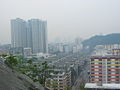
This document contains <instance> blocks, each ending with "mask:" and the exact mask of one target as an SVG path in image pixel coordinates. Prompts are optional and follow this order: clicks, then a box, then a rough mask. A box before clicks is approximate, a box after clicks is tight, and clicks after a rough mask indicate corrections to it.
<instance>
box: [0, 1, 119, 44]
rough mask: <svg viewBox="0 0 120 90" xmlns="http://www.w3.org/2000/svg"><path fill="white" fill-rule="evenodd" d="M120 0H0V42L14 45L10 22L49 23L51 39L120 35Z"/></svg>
mask: <svg viewBox="0 0 120 90" xmlns="http://www.w3.org/2000/svg"><path fill="white" fill-rule="evenodd" d="M119 4H120V0H0V20H1V21H0V32H1V33H0V43H2V44H4V43H11V34H10V32H11V29H10V20H11V19H14V18H21V19H24V20H28V19H31V18H38V19H43V20H47V22H48V27H47V28H48V40H49V41H54V40H55V39H56V38H60V39H62V40H63V39H64V38H65V39H68V38H69V39H72V38H75V37H82V38H83V39H86V38H89V37H91V36H93V35H96V34H108V33H119V32H120V17H119V16H120V5H119Z"/></svg>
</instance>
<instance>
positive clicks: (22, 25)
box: [11, 18, 48, 56]
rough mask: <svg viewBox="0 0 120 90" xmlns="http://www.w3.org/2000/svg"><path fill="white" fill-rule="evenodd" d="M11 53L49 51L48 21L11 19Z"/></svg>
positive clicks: (28, 53)
mask: <svg viewBox="0 0 120 90" xmlns="http://www.w3.org/2000/svg"><path fill="white" fill-rule="evenodd" d="M11 43H12V45H11V47H12V49H11V53H13V54H16V53H23V54H25V56H26V55H30V54H31V53H33V54H36V53H47V52H48V41H47V21H42V20H39V19H31V20H28V21H24V20H22V19H20V18H17V19H13V20H11Z"/></svg>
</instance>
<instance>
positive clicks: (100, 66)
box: [85, 48, 120, 90]
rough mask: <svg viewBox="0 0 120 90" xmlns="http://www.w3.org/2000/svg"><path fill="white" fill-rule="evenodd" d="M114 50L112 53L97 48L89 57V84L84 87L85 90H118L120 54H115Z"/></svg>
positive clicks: (119, 87)
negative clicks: (90, 89)
mask: <svg viewBox="0 0 120 90" xmlns="http://www.w3.org/2000/svg"><path fill="white" fill-rule="evenodd" d="M116 50H117V49H115V51H114V53H112V51H111V50H109V49H108V50H107V49H102V48H97V49H96V51H95V52H94V53H93V54H92V55H93V56H91V57H90V71H89V78H90V80H89V81H90V82H89V83H87V84H86V85H85V87H86V88H96V89H95V90H97V89H98V90H99V89H109V90H116V89H120V54H118V53H117V54H116ZM118 51H119V49H118V50H117V52H118ZM93 90H94V89H93Z"/></svg>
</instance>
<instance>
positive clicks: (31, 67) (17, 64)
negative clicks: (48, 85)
mask: <svg viewBox="0 0 120 90" xmlns="http://www.w3.org/2000/svg"><path fill="white" fill-rule="evenodd" d="M0 56H1V57H2V58H3V59H4V60H5V61H4V62H5V64H6V65H8V66H9V67H10V68H11V69H13V70H15V71H17V72H20V73H22V74H25V75H27V76H28V77H30V78H31V79H32V80H33V81H34V82H39V83H40V84H42V85H43V86H45V81H46V78H48V77H50V75H49V71H48V69H49V67H48V64H47V62H43V63H36V64H34V63H33V62H32V59H30V60H28V61H27V62H23V57H21V56H14V55H12V54H8V55H7V54H3V55H0Z"/></svg>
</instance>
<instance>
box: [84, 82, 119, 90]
mask: <svg viewBox="0 0 120 90" xmlns="http://www.w3.org/2000/svg"><path fill="white" fill-rule="evenodd" d="M85 88H96V89H120V84H102V86H99V85H97V84H96V83H86V84H85Z"/></svg>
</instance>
